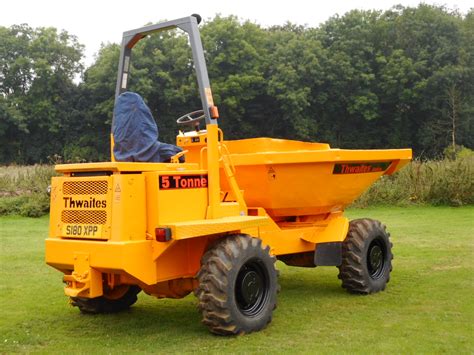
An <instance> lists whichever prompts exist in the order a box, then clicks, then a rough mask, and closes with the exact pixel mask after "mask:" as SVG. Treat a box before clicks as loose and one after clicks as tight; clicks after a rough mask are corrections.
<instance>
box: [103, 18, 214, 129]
mask: <svg viewBox="0 0 474 355" xmlns="http://www.w3.org/2000/svg"><path fill="white" fill-rule="evenodd" d="M198 16H199V15H196V16H194V15H193V16H188V17H183V18H180V19H177V20H172V21H166V22H161V23H157V24H154V25H149V26H145V27H141V28H137V29H134V30H130V31H126V32H124V33H123V38H122V46H121V49H120V60H119V67H118V75H117V86H116V88H115V102H117V98H118V96H119V95H120V94H121V93H123V92H124V91H127V85H128V76H129V72H130V59H131V55H132V48H133V47H134V46H135V45H136V44H137V42H138V41H140V40H141V39H142V38H144V37H146V36H147V35H149V34H151V33H155V32H161V31H168V30H172V29H174V28H179V29H181V30H183V31H184V32H186V33H187V34H188V36H189V43H190V45H191V50H192V53H193V61H194V67H195V69H196V75H197V79H198V86H199V94H200V96H201V102H202V109H203V110H204V115H205V117H206V124H217V109H216V108H215V106H214V99H213V97H212V91H211V85H210V83H209V76H208V74H207V67H206V61H205V59H204V51H203V48H202V43H201V37H200V34H199V28H198ZM199 19H200V16H199ZM113 120H114V118H112V127H113Z"/></svg>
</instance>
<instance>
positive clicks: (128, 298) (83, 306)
mask: <svg viewBox="0 0 474 355" xmlns="http://www.w3.org/2000/svg"><path fill="white" fill-rule="evenodd" d="M140 291H141V289H140V287H138V286H130V287H129V289H128V290H127V291H126V292H125V294H124V295H123V296H122V297H120V298H117V299H109V298H107V296H100V297H96V298H82V297H71V304H72V305H73V306H75V307H78V308H79V310H80V311H81V312H82V313H86V314H98V313H116V312H120V311H124V310H126V309H128V308H130V306H131V305H133V304H134V303H135V302H137V295H138V293H140Z"/></svg>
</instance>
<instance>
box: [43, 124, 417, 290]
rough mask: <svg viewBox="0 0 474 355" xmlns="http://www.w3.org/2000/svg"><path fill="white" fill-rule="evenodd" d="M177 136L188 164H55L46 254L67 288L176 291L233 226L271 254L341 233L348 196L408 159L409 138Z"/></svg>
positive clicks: (213, 128)
mask: <svg viewBox="0 0 474 355" xmlns="http://www.w3.org/2000/svg"><path fill="white" fill-rule="evenodd" d="M112 144H113V140H112ZM177 144H178V145H180V146H181V147H183V149H185V150H187V151H188V152H187V153H186V154H185V157H186V163H183V164H181V163H176V160H177V158H178V157H176V159H174V163H124V162H115V161H112V162H104V163H87V164H67V165H58V166H56V171H57V172H59V173H62V174H63V176H59V177H54V178H53V179H52V183H51V214H50V234H49V238H48V239H47V240H46V262H47V263H48V264H49V265H51V266H53V267H55V268H56V269H58V270H60V271H62V272H63V273H64V274H65V275H64V281H65V282H66V288H65V293H66V294H67V295H68V296H72V297H78V296H79V297H97V296H100V295H102V293H103V283H107V282H109V283H110V280H113V285H114V287H121V286H124V285H126V284H137V285H139V286H140V287H142V288H143V289H144V290H145V291H146V292H147V293H149V294H151V295H154V296H156V297H183V296H184V295H185V294H187V293H188V292H189V291H190V290H192V289H193V288H194V287H195V281H193V278H194V276H195V275H196V273H197V272H198V271H199V267H200V259H201V257H202V255H203V254H204V252H205V251H206V249H207V248H208V246H209V245H210V244H211V243H212V242H213V241H214V240H215V239H217V238H222V237H225V236H226V235H229V234H234V233H246V234H249V235H251V236H252V237H255V238H261V239H262V241H263V243H264V244H266V245H269V246H270V249H271V253H272V254H274V255H283V254H293V253H300V252H308V251H313V250H315V248H316V247H317V244H318V243H326V242H337V241H343V240H344V238H345V236H346V234H347V229H348V220H347V218H345V217H344V216H343V210H344V208H345V206H347V205H348V204H349V203H351V202H352V201H353V200H354V199H355V198H356V197H357V196H359V195H360V193H362V192H363V191H364V190H365V189H366V188H367V187H368V186H369V185H370V184H372V183H373V182H374V181H375V180H377V179H378V178H379V177H380V176H382V175H383V174H392V173H393V172H395V171H397V170H399V169H400V168H401V167H403V166H404V165H405V164H406V163H407V162H408V161H409V160H410V159H411V151H410V150H409V149H404V150H340V149H331V148H330V147H329V145H327V144H320V143H305V142H297V141H289V140H280V139H270V138H255V139H244V140H238V141H224V140H223V134H222V131H220V130H219V129H218V127H217V125H215V124H210V125H207V127H206V130H203V131H199V132H196V131H193V132H187V133H183V132H180V134H179V135H178V137H177ZM387 162H391V163H390V164H391V165H390V166H389V167H388V168H387V170H386V171H374V172H367V173H351V174H334V169H335V168H334V166H335V164H359V165H361V166H362V165H363V164H372V163H387ZM364 169H365V168H364ZM160 181H161V182H160ZM173 184H174V185H173ZM158 228H170V229H171V232H172V237H171V240H170V241H167V242H158V241H157V240H156V237H155V231H156V230H157V229H158ZM86 231H87V232H86ZM91 233H92V234H91ZM122 288H123V289H125V288H124V287H122Z"/></svg>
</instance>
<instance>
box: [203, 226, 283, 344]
mask: <svg viewBox="0 0 474 355" xmlns="http://www.w3.org/2000/svg"><path fill="white" fill-rule="evenodd" d="M275 262H276V258H275V257H274V256H271V255H270V248H269V247H268V246H267V247H263V246H262V241H261V240H260V239H256V238H251V237H249V236H247V235H234V236H230V237H227V238H224V239H222V240H220V241H218V242H217V244H215V245H214V246H213V247H212V248H211V249H209V250H208V251H207V252H206V253H205V254H204V256H203V257H202V259H201V270H200V271H199V273H198V275H197V278H198V281H199V287H198V288H197V289H196V291H195V294H196V297H197V298H198V300H199V305H198V308H199V310H200V312H201V314H202V317H203V321H202V322H203V323H204V324H205V325H207V326H208V327H209V330H210V331H211V332H213V333H215V334H220V335H234V334H245V333H250V332H254V331H258V330H260V329H263V328H265V327H266V326H267V324H268V323H270V321H271V319H272V313H273V310H274V309H275V307H276V295H277V292H278V289H279V286H278V272H277V270H276V269H275Z"/></svg>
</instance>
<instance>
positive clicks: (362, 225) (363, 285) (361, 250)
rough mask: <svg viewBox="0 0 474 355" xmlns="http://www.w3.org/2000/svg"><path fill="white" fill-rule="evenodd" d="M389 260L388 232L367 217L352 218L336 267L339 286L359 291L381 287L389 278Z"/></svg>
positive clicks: (370, 291) (390, 264)
mask: <svg viewBox="0 0 474 355" xmlns="http://www.w3.org/2000/svg"><path fill="white" fill-rule="evenodd" d="M392 259H393V254H392V243H391V242H390V234H389V233H388V232H387V231H386V229H385V226H384V225H383V224H382V223H380V222H379V221H376V220H373V219H368V218H364V219H356V220H353V221H351V222H350V224H349V232H348V234H347V237H346V239H345V240H344V243H343V246H342V264H341V265H340V266H339V276H338V277H339V278H340V279H341V280H342V287H343V288H345V289H346V290H347V291H348V292H350V293H359V294H369V293H375V292H379V291H382V290H384V289H385V286H386V285H387V283H388V282H389V280H390V272H391V271H392Z"/></svg>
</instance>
